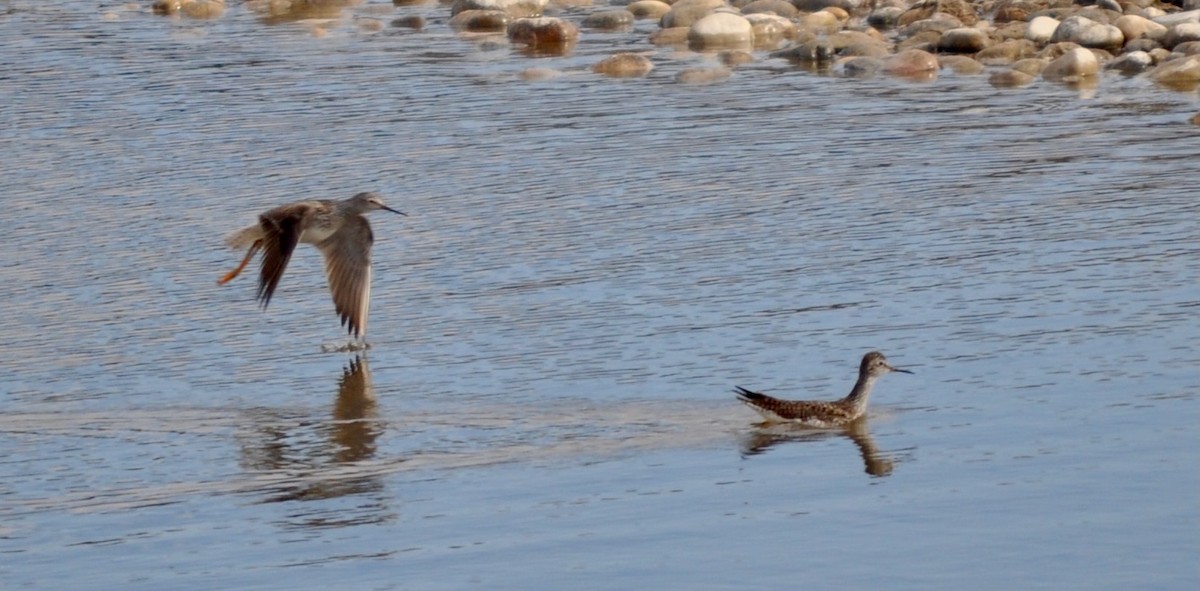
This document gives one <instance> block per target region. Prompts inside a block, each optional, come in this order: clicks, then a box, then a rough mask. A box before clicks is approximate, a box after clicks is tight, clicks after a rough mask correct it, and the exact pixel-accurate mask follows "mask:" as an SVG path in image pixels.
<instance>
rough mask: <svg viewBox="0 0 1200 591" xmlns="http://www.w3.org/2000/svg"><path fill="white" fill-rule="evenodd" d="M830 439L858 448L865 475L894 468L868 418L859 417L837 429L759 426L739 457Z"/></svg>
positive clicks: (743, 442)
mask: <svg viewBox="0 0 1200 591" xmlns="http://www.w3.org/2000/svg"><path fill="white" fill-rule="evenodd" d="M831 437H846V438H848V439H850V441H853V442H854V445H855V446H857V447H858V453H859V454H860V455H861V456H862V462H863V469H864V471H865V472H866V473H867V474H870V475H871V476H876V477H884V476H887V475H889V474H891V473H892V470H893V469H894V468H895V462H894V460H893V459H892V458H893V457H895V454H893V453H884V452H881V451H880V450H879V447H878V446H876V445H875V440H874V439H873V438H872V437H871V431H870V429H869V426H868V424H867V418H866V417H862V418H859V419H858V420H855V421H853V422H851V423H848V424H847V425H845V426H843V427H840V428H836V429H812V428H809V427H802V426H797V425H792V424H787V423H759V424H758V425H757V426H756V428H755V429H754V431H751V432H750V433H748V434H747V435H746V436H745V437H744V438H743V439H742V446H741V447H742V456H743V457H750V456H756V455H760V454H764V453H766V452H767V450H769V449H770V448H772V447H775V446H776V445H780V444H782V443H789V442H804V441H806V442H815V441H825V440H827V439H829V438H831Z"/></svg>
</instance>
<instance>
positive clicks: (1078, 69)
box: [1042, 47, 1100, 80]
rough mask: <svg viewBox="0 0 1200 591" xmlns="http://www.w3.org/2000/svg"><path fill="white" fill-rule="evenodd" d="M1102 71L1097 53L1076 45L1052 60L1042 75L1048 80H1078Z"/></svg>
mask: <svg viewBox="0 0 1200 591" xmlns="http://www.w3.org/2000/svg"><path fill="white" fill-rule="evenodd" d="M1099 71H1100V61H1099V60H1097V59H1096V54H1094V53H1092V52H1091V51H1088V50H1086V49H1084V48H1082V47H1076V48H1075V49H1072V50H1070V51H1068V52H1066V53H1064V54H1063V55H1062V57H1059V58H1058V59H1056V60H1054V61H1052V62H1050V65H1048V66H1046V69H1044V70H1042V77H1043V78H1045V79H1047V80H1078V79H1080V78H1084V77H1087V76H1093V75H1095V74H1096V72H1099Z"/></svg>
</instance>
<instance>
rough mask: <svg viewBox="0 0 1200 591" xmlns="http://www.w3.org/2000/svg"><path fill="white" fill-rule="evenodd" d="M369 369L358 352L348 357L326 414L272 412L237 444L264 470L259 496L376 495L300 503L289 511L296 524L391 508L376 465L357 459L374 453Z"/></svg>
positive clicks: (249, 463)
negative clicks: (332, 503)
mask: <svg viewBox="0 0 1200 591" xmlns="http://www.w3.org/2000/svg"><path fill="white" fill-rule="evenodd" d="M377 417H378V410H377V407H376V400H375V393H374V387H373V386H372V383H371V371H370V369H369V368H368V367H367V360H366V358H364V357H355V358H354V359H352V360H350V361H349V362H348V363H347V365H346V366H345V367H344V368H343V369H342V375H341V378H340V379H339V380H338V389H337V398H336V399H335V400H334V404H333V416H332V418H331V419H329V420H318V421H313V420H311V418H310V417H296V416H290V417H279V416H276V417H272V418H271V420H269V421H268V420H262V421H260V425H259V426H258V427H257V428H256V431H255V435H254V437H253V442H251V444H249V445H244V446H243V454H244V456H243V463H244V465H245V467H246V468H247V469H248V470H253V471H256V472H260V473H262V474H263V475H264V476H270V477H276V476H278V477H279V479H278V480H276V479H274V478H271V479H270V480H271V483H270V484H269V485H267V486H265V487H264V492H266V493H268V496H267V498H265V499H264V500H263V502H267V503H278V502H286V501H324V500H329V499H336V498H338V497H345V496H350V495H369V496H374V497H377V498H376V499H375V500H374V501H366V502H365V503H364V502H362V501H361V500H358V499H356V500H355V504H354V507H355V510H354V511H344V510H342V509H341V508H337V509H334V508H331V509H320V508H317V510H315V511H313V510H307V509H306V510H304V511H302V512H298V513H297V514H295V515H292V516H290V517H293V518H295V521H293V522H292V525H295V526H300V527H343V526H347V525H355V524H360V523H378V522H381V521H386V520H389V519H391V518H392V517H393V516H392V514H391V513H390V511H389V510H388V509H387V506H386V504H387V503H388V500H387V495H383V494H376V493H382V492H383V489H384V484H383V481H382V479H381V476H380V475H379V474H378V472H377V471H375V470H372V469H370V468H368V467H364V466H362V465H361V464H362V463H363V462H367V461H370V460H371V459H373V458H374V456H375V450H376V439H378V437H379V436H380V434H382V432H383V428H384V425H383V423H382V422H380V421H379V420H378V419H377Z"/></svg>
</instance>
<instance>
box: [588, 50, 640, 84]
mask: <svg viewBox="0 0 1200 591" xmlns="http://www.w3.org/2000/svg"><path fill="white" fill-rule="evenodd" d="M653 69H654V64H653V63H651V61H650V59H649V58H647V57H646V56H644V55H641V54H638V53H618V54H616V55H612V56H609V57H606V58H604V59H603V60H601V61H600V62H599V63H597V64H596V65H594V66H592V71H593V72H595V73H597V74H603V75H605V76H612V77H614V78H637V77H641V76H645V75H646V74H649V73H650V70H653Z"/></svg>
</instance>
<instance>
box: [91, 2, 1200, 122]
mask: <svg viewBox="0 0 1200 591" xmlns="http://www.w3.org/2000/svg"><path fill="white" fill-rule="evenodd" d="M1173 2H1175V3H1168V2H1161V1H1159V0H1076V1H1074V2H1073V1H1071V0H982V1H976V2H968V1H967V0H920V1H917V2H909V1H906V0H875V1H868V0H790V1H789V0H733V1H732V2H727V1H726V0H678V1H676V2H673V3H672V2H666V1H663V0H633V1H631V2H626V1H625V0H614V1H613V2H612V3H611V4H602V3H598V2H593V1H592V0H454V1H453V2H450V3H448V2H442V5H443V6H445V9H446V11H447V12H446V15H445V16H446V18H447V21H445V22H444V23H442V22H436V23H427V22H426V20H425V18H424V17H422V16H414V15H411V14H407V15H406V14H405V12H406V11H409V10H411V7H412V6H414V5H418V4H426V3H432V2H431V0H393V2H392V5H386V4H370V3H364V2H362V1H361V0H247V1H246V2H244V3H241V2H239V3H234V2H226V1H225V0H156V1H155V2H154V3H153V5H152V7H151V10H152V11H153V12H155V13H156V14H162V15H167V16H172V17H176V18H191V19H218V18H229V17H230V15H231V14H232V13H234V12H236V11H249V12H251V13H253V14H254V15H255V16H256V17H257V18H260V19H262V21H263V22H264V23H267V24H274V23H284V22H290V23H296V22H305V23H308V26H309V28H308V30H309V31H310V32H311V34H313V35H315V36H325V35H328V34H330V32H331V31H335V30H342V29H347V28H348V29H350V30H352V31H353V32H355V33H361V34H372V33H376V32H379V31H383V30H385V29H386V28H387V27H396V28H405V29H412V30H415V31H417V32H418V34H419V32H421V31H422V30H426V29H428V28H433V27H449V28H450V29H453V30H455V31H458V32H461V33H463V34H464V35H472V36H474V37H477V36H478V34H480V33H492V34H494V35H495V36H496V37H497V41H500V42H505V41H506V42H508V43H511V44H513V45H514V46H521V47H523V48H524V49H526V50H527V52H528V53H529V54H532V55H541V56H545V55H551V56H552V55H566V54H569V53H570V52H571V51H572V49H573V48H574V47H575V46H576V44H577V43H578V42H579V39H580V37H582V36H586V35H588V34H589V33H590V32H593V31H595V32H603V33H606V34H608V35H609V38H613V39H618V40H619V41H617V42H616V43H614V45H617V44H619V45H620V46H621V47H622V49H623V51H620V52H614V53H613V54H612V55H610V56H608V57H606V58H603V59H600V60H598V61H597V62H596V63H594V64H593V65H592V66H591V71H592V73H594V74H596V75H603V76H610V77H614V78H637V77H642V76H646V75H648V74H649V73H650V72H651V71H652V70H654V68H655V66H656V62H659V61H660V60H661V61H662V62H667V61H669V62H671V63H672V64H674V65H676V66H677V62H678V61H679V59H680V58H679V53H680V51H681V50H690V51H691V52H695V53H696V54H698V55H700V56H702V57H704V58H705V59H700V60H697V61H696V63H695V67H686V66H685V67H683V68H682V69H680V68H678V67H676V70H677V71H676V72H675V73H674V79H675V81H677V82H679V83H682V84H712V83H719V82H722V81H724V80H727V79H729V78H730V77H731V76H732V75H733V74H734V73H735V72H736V70H737V69H738V68H739V67H741V66H744V65H746V64H751V63H754V62H760V61H763V60H786V62H790V63H792V64H795V65H796V67H799V68H805V69H809V70H811V71H813V72H818V73H827V74H830V75H834V76H844V77H857V78H870V77H875V76H897V77H904V78H908V79H914V80H932V79H934V78H936V77H937V75H938V73H939V72H941V71H945V70H950V71H953V72H954V73H955V74H958V75H965V76H971V75H979V76H987V77H988V81H989V83H991V84H992V85H994V86H997V87H1010V88H1011V87H1023V86H1027V85H1030V84H1034V83H1036V82H1038V81H1043V80H1044V81H1049V82H1051V83H1062V84H1071V85H1075V86H1079V87H1083V88H1089V87H1095V86H1098V85H1099V84H1101V83H1102V81H1103V80H1104V78H1106V77H1109V76H1145V77H1146V78H1148V79H1150V80H1152V81H1153V82H1155V83H1157V84H1159V85H1161V86H1163V87H1165V88H1169V89H1172V90H1178V91H1183V92H1195V91H1196V89H1197V87H1198V86H1200V0H1173ZM126 9H130V10H139V11H140V10H145V7H144V6H141V5H135V4H130V5H126ZM426 14H427V12H426ZM435 18H436V17H435ZM105 19H106V20H119V14H116V13H107V14H106V15H105ZM638 20H652V21H656V22H657V24H658V27H657V28H656V29H655V30H654V31H653V32H651V33H650V34H647V33H646V32H645V27H635V26H634V24H635V21H638ZM621 32H626V33H627V34H628V35H630V36H632V37H635V38H634V39H632V40H625V39H621V38H620V37H619V34H620V33H621ZM614 34H616V35H617V36H615V37H614V36H613V35H614ZM502 36H503V37H502ZM630 41H631V42H630ZM562 74H563V72H559V71H556V70H554V69H553V68H546V67H541V66H536V67H530V68H529V69H528V71H526V72H523V73H522V74H521V77H522V78H523V79H526V80H546V79H554V78H558V77H560V76H561V75H562ZM1195 121H1196V120H1193V122H1195Z"/></svg>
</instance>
